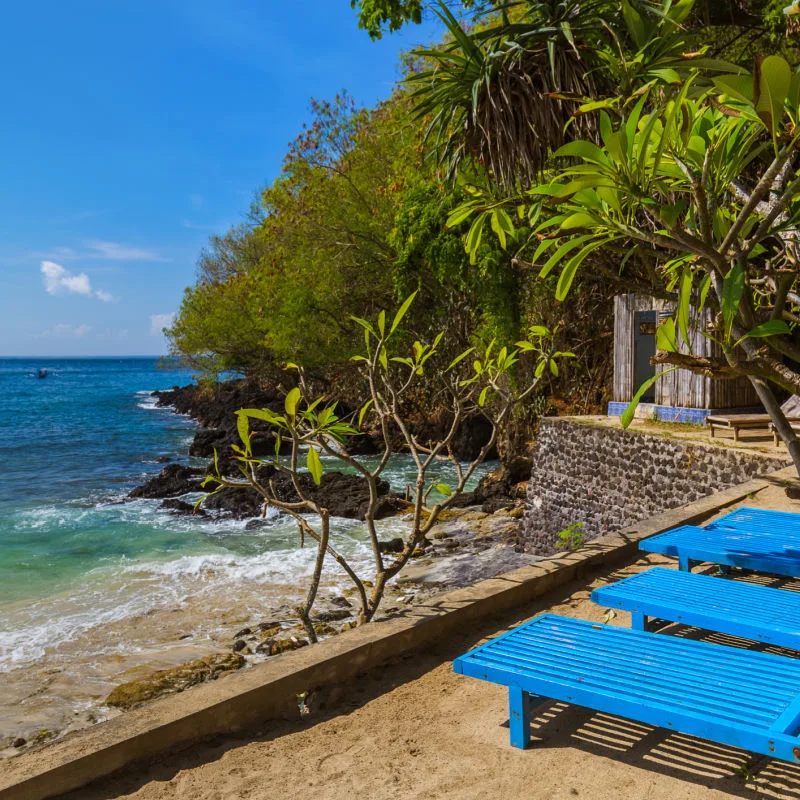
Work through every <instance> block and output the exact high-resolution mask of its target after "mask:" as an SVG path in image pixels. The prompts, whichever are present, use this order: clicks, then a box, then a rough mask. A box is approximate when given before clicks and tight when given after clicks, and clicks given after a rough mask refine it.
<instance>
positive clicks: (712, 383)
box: [613, 294, 759, 408]
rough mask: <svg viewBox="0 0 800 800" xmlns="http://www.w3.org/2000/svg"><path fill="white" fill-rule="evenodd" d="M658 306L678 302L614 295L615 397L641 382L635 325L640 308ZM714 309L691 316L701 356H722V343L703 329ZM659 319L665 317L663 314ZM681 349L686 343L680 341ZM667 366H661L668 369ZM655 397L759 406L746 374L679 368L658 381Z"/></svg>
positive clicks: (664, 310) (629, 393)
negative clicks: (722, 375) (726, 376)
mask: <svg viewBox="0 0 800 800" xmlns="http://www.w3.org/2000/svg"><path fill="white" fill-rule="evenodd" d="M651 309H652V310H655V311H658V312H659V315H661V314H669V315H671V314H672V313H674V310H675V304H674V303H670V302H666V301H663V300H656V299H654V298H652V297H646V296H644V295H637V294H623V295H618V296H617V297H616V298H614V387H613V398H614V400H615V401H618V402H628V401H629V400H630V399H631V398H632V397H633V395H634V394H635V392H636V390H637V389H638V388H639V387H638V386H634V385H633V382H634V381H633V365H634V329H633V320H634V314H635V312H636V311H648V310H651ZM710 314H711V312H710V311H709V310H708V309H705V310H704V311H703V312H702V313H701V314H700V315H699V318H698V317H697V316H696V315H695V317H694V318H693V319H691V320H690V338H691V347H692V352H693V353H696V354H697V355H701V356H715V357H718V356H721V355H722V353H721V350H720V348H719V346H718V345H717V344H716V343H714V342H712V341H711V340H710V339H707V338H706V337H705V336H703V335H702V333H701V332H700V331H701V330H703V328H704V327H705V326H706V325H707V323H708V322H709V320H710ZM659 322H661V319H660V318H659ZM679 344H680V346H681V349H683V348H684V347H685V345H683V344H682V343H679ZM665 370H666V368H661V371H662V372H663V371H665ZM655 394H656V396H655V400H656V403H657V404H659V405H665V406H679V407H688V408H737V407H741V406H757V405H759V403H758V397H757V396H756V394H755V391H754V390H753V387H752V386H751V385H750V382H749V381H748V380H747V379H746V378H737V379H736V380H712V379H711V378H706V377H704V376H702V375H695V374H694V373H692V372H689V371H688V370H684V369H679V370H674V371H673V372H670V373H669V374H667V375H665V376H664V377H663V378H661V379H660V380H659V381H658V382H657V383H656V385H655Z"/></svg>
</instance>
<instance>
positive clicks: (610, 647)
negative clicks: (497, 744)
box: [453, 614, 800, 761]
mask: <svg viewBox="0 0 800 800" xmlns="http://www.w3.org/2000/svg"><path fill="white" fill-rule="evenodd" d="M453 668H454V670H455V671H456V672H458V673H461V674H463V675H469V676H472V677H474V678H480V679H482V680H486V681H490V682H492V683H498V684H501V685H504V686H508V687H509V697H510V701H511V711H512V716H511V728H512V743H516V744H517V745H518V746H524V744H525V743H526V741H527V736H528V732H527V730H525V731H522V732H521V731H520V724H521V723H526V722H527V720H526V719H525V716H526V715H525V714H524V713H523V714H520V713H519V710H520V708H521V703H520V700H521V699H524V697H521V695H522V694H524V693H528V694H533V695H539V696H541V697H549V698H552V699H554V700H560V701H562V702H566V703H574V704H576V705H581V706H585V707H587V708H591V709H594V710H596V711H603V712H606V713H609V714H616V715H619V716H623V717H628V718H629V719H632V720H636V721H638V722H643V723H647V724H652V725H658V726H661V727H665V728H668V729H670V730H675V731H680V732H682V733H686V734H689V735H693V736H700V737H702V738H706V739H711V740H712V741H716V742H720V743H723V744H728V745H732V746H734V747H742V748H745V749H747V750H751V751H754V752H757V753H762V754H764V755H768V756H774V757H776V758H781V759H784V760H786V761H798V760H800V747H799V746H798V745H800V740H799V739H798V738H797V737H795V736H793V735H791V734H793V733H795V731H794V730H792V731H790V732H789V733H787V732H780V731H776V730H775V726H776V725H777V724H779V723H781V722H785V721H786V720H787V709H790V707H792V705H793V703H794V701H795V700H796V698H797V697H798V695H799V694H800V662H796V661H795V660H794V659H790V658H782V657H780V656H774V655H771V654H768V653H757V652H752V651H747V650H741V649H739V648H735V647H724V646H722V645H715V644H709V643H707V642H698V641H692V640H685V639H679V638H677V637H672V636H664V635H659V634H653V633H646V632H643V631H632V630H628V629H624V628H618V627H614V626H610V625H599V624H596V623H592V622H587V621H585V620H577V619H571V618H567V617H559V616H557V615H554V614H545V615H543V616H540V617H537V618H536V619H534V620H532V621H531V622H529V623H527V624H525V625H522V626H520V627H518V628H515V629H514V630H512V631H509V632H508V633H506V634H504V635H502V636H500V637H498V638H497V639H494V640H493V641H491V642H488V643H487V644H484V645H482V646H481V647H478V648H476V649H475V650H472V651H471V652H469V653H467V654H466V655H464V656H461V658H458V659H456V660H455V661H454V662H453ZM793 714H794V708H793V707H792V708H791V712H790V715H793ZM792 718H794V717H792ZM793 750H797V756H796V755H795V753H794V752H793Z"/></svg>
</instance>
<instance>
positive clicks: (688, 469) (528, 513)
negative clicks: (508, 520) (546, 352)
mask: <svg viewBox="0 0 800 800" xmlns="http://www.w3.org/2000/svg"><path fill="white" fill-rule="evenodd" d="M789 463H791V462H790V461H789V458H788V456H786V454H785V451H783V452H781V451H778V450H776V451H775V456H773V457H770V456H768V455H764V454H760V453H757V452H755V451H752V450H744V449H739V448H733V447H724V446H717V445H709V444H704V443H702V442H696V441H690V440H686V439H678V438H674V437H669V436H659V435H653V434H646V433H640V432H639V431H625V430H622V429H621V428H611V427H606V426H603V425H597V424H591V423H587V422H578V421H575V420H570V419H558V418H550V419H544V420H542V424H541V427H540V429H539V436H538V439H537V444H536V450H535V451H534V454H533V473H532V475H531V481H530V484H529V486H528V497H527V501H526V503H525V516H524V519H523V524H522V534H523V538H524V541H525V544H526V547H527V548H528V549H530V551H531V552H533V553H537V554H539V555H551V554H553V553H554V552H555V551H556V542H557V541H558V534H559V532H560V531H562V530H564V529H565V528H567V527H568V526H570V525H572V524H573V523H575V522H582V523H583V528H582V529H581V531H582V533H583V535H584V536H585V537H586V539H593V538H594V537H596V536H600V535H602V534H604V533H613V532H614V531H617V530H619V529H620V528H624V527H626V526H628V525H632V524H633V523H635V522H637V521H638V520H640V519H645V518H646V517H650V516H652V515H654V514H658V513H660V512H662V511H664V510H666V509H669V508H675V507H677V506H682V505H685V504H686V503H691V502H693V501H694V500H698V499H699V498H701V497H703V496H704V495H709V494H712V493H713V492H715V491H719V490H720V489H725V488H727V487H730V486H735V485H737V484H739V483H744V482H745V481H747V480H749V479H751V478H753V477H755V476H757V475H764V474H767V473H770V472H774V471H775V470H778V469H781V468H782V467H785V466H786V465H787V464H789Z"/></svg>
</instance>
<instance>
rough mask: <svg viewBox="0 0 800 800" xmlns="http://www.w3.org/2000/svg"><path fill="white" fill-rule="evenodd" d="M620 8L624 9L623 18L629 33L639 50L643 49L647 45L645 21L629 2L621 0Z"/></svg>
mask: <svg viewBox="0 0 800 800" xmlns="http://www.w3.org/2000/svg"><path fill="white" fill-rule="evenodd" d="M620 6H621V7H622V16H623V18H624V20H625V26H626V27H627V28H628V33H630V35H631V39H633V43H634V44H635V45H636V47H637V49H641V48H642V47H644V46H645V44H647V28H646V26H645V23H644V20H643V19H642V17H641V14H639V12H638V11H637V10H636V9H635V8H634V7H633V5H632V3H630V2H629V0H621V2H620Z"/></svg>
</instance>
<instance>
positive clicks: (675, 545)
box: [639, 525, 800, 578]
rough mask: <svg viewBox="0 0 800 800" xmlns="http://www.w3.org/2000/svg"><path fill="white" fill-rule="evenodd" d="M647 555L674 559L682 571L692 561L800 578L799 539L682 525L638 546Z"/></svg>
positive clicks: (689, 565) (687, 567) (686, 568)
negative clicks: (673, 557)
mask: <svg viewBox="0 0 800 800" xmlns="http://www.w3.org/2000/svg"><path fill="white" fill-rule="evenodd" d="M639 549H640V550H645V551H647V552H648V553H662V554H663V555H665V556H675V557H677V558H678V562H679V565H680V568H681V569H684V570H688V569H691V566H692V562H697V563H700V562H707V563H709V564H723V565H725V566H728V567H740V568H741V569H752V570H758V571H761V572H770V573H773V574H774V575H787V576H789V577H792V578H798V577H800V540H799V539H798V537H797V536H795V537H792V540H789V539H788V538H784V539H783V540H781V538H780V537H778V536H772V535H764V534H763V533H761V532H758V531H756V532H749V533H748V532H746V531H740V530H735V529H725V528H718V529H715V528H710V527H709V528H696V527H694V526H693V525H683V526H681V527H680V528H674V529H673V530H671V531H667V533H662V534H659V535H658V536H653V537H651V538H650V539H645V540H644V541H642V542H640V543H639Z"/></svg>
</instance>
